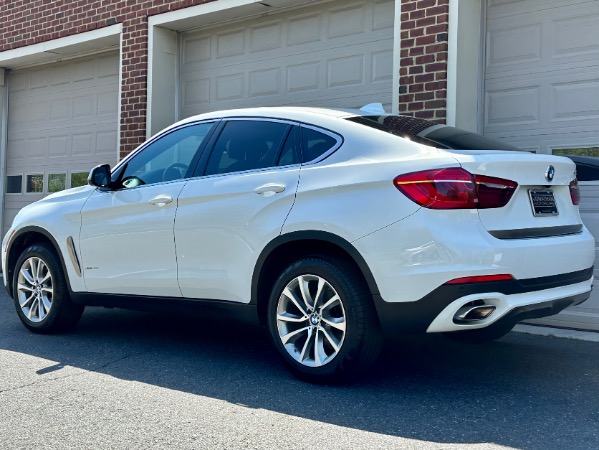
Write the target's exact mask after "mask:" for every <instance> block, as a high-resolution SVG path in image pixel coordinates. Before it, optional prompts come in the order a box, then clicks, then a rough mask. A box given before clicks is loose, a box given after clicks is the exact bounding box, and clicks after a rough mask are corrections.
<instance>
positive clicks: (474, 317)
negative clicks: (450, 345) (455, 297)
mask: <svg viewBox="0 0 599 450" xmlns="http://www.w3.org/2000/svg"><path fill="white" fill-rule="evenodd" d="M495 309H497V308H496V307H495V306H494V305H486V304H485V303H484V302H483V301H482V300H476V301H474V302H468V303H466V304H465V305H464V306H462V307H461V308H460V309H459V310H458V312H457V313H456V314H455V316H454V317H453V321H454V322H455V323H472V322H476V321H479V320H483V319H486V318H487V317H489V316H490V315H491V314H493V312H494V311H495Z"/></svg>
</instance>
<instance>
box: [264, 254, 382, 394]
mask: <svg viewBox="0 0 599 450" xmlns="http://www.w3.org/2000/svg"><path fill="white" fill-rule="evenodd" d="M300 276H305V277H307V278H309V277H313V278H312V281H309V282H307V283H308V285H309V286H311V287H310V288H308V291H311V292H312V293H313V294H314V293H315V292H316V291H317V289H316V291H315V290H314V289H315V288H316V286H317V285H318V283H319V282H320V281H319V280H320V279H323V280H324V282H323V285H324V286H325V287H324V288H323V289H322V294H321V296H322V301H321V302H319V303H318V304H317V307H316V308H314V310H313V311H312V315H314V313H316V315H317V316H319V317H321V318H322V321H320V319H319V323H318V324H317V325H313V324H312V322H311V319H305V320H306V321H305V322H302V323H301V324H299V325H297V327H298V328H300V327H303V326H304V324H305V325H306V326H307V327H310V326H312V327H313V329H314V330H317V329H318V330H317V331H314V336H315V337H314V338H313V339H316V341H314V342H315V343H314V344H313V345H312V347H311V350H310V349H309V350H307V351H306V354H308V353H311V354H313V355H314V361H313V362H311V363H312V364H317V362H316V359H317V358H316V350H315V349H316V346H317V343H316V342H318V339H319V333H320V339H321V341H322V342H323V344H322V345H319V347H320V348H322V349H323V350H325V347H326V348H328V350H330V351H331V353H335V354H334V355H332V356H331V355H329V357H330V360H327V361H326V362H324V363H323V364H321V365H320V366H309V361H308V359H306V360H304V362H299V361H298V359H297V358H300V359H301V358H302V356H301V355H302V353H303V352H300V351H299V347H303V348H304V349H306V348H307V347H306V345H307V344H305V343H306V342H307V341H308V340H309V339H312V337H311V336H312V334H307V332H306V333H305V339H304V340H303V344H302V341H301V339H302V337H300V338H297V339H294V342H292V343H291V344H289V343H288V346H293V347H297V350H289V351H288V350H287V348H286V347H285V345H284V344H283V340H282V339H283V338H282V337H281V335H280V333H279V327H286V326H287V322H284V321H280V320H278V319H277V317H278V308H283V305H284V304H286V305H287V306H289V307H290V308H295V303H293V302H290V301H289V300H286V299H288V297H284V296H283V292H284V290H285V288H286V287H288V286H292V285H293V283H295V282H297V280H298V277H300ZM309 283H313V284H311V285H310V284H309ZM314 283H315V284H314ZM325 283H328V284H325ZM297 286H298V288H297V289H299V282H298V283H297ZM331 289H333V290H334V291H336V294H337V295H338V297H339V301H337V300H335V301H333V302H332V303H330V302H329V301H327V300H326V298H327V297H326V296H330V297H329V299H332V298H336V297H335V296H334V295H333V293H334V291H333V290H331ZM302 295H303V294H302ZM309 297H310V298H311V297H316V295H309ZM318 300H319V299H318V298H317V301H318ZM280 301H281V302H283V303H281V304H279V302H280ZM326 304H332V305H334V306H329V307H328V308H326V309H325V308H322V307H323V306H325V305H326ZM302 306H304V307H305V303H303V304H302ZM319 308H320V309H319ZM305 309H306V311H308V310H309V308H305ZM298 311H299V310H298ZM297 314H298V316H301V315H302V313H301V312H298V313H297ZM341 315H344V324H345V330H344V331H343V333H344V335H343V337H342V338H341V339H340V340H339V342H337V344H339V345H338V349H337V350H335V349H334V347H333V346H332V345H331V344H330V342H331V341H330V340H328V339H325V338H327V336H325V334H327V335H328V336H332V337H333V338H335V337H338V336H339V335H340V334H341V333H342V332H341V331H339V330H337V329H336V327H335V328H333V327H331V326H330V325H329V324H330V323H331V321H336V320H337V321H338V320H340V319H339V318H338V317H339V316H341ZM325 316H326V317H325ZM333 316H335V317H333ZM310 317H312V316H310ZM302 320H304V319H302ZM327 320H328V322H327ZM267 324H268V330H269V333H270V336H271V338H272V340H273V342H274V345H275V347H276V348H277V350H278V351H279V353H280V354H281V356H282V358H283V360H284V361H285V363H286V365H287V367H288V368H289V369H290V370H291V371H292V372H293V373H294V374H295V375H296V376H298V377H299V378H301V379H304V380H306V381H309V382H313V383H336V382H339V381H341V380H344V379H347V378H355V377H356V376H358V375H359V374H361V373H362V372H364V371H365V370H367V369H368V368H369V367H370V366H371V365H372V364H373V363H374V362H375V361H376V359H377V357H378V355H379V353H380V350H381V347H382V344H383V335H382V332H381V329H380V325H379V322H378V319H377V316H376V311H375V309H374V305H373V302H372V296H371V294H370V291H369V289H368V286H367V285H366V283H365V281H364V279H363V277H362V274H361V273H360V272H359V271H358V270H357V269H355V268H354V267H353V266H352V265H350V264H347V263H345V262H343V261H337V260H329V259H328V258H327V259H325V258H324V257H310V258H305V259H301V260H298V261H296V262H294V263H293V264H291V265H290V266H289V267H287V268H286V269H285V270H284V271H283V273H282V274H281V275H280V276H279V278H278V280H277V281H276V282H275V284H274V286H273V289H272V293H271V296H270V299H269V304H268V322H267ZM294 326H296V325H294ZM319 327H320V328H319ZM285 331H286V329H283V332H285ZM335 333H337V334H336V335H335ZM302 334H304V333H302ZM285 335H287V333H286V334H285ZM298 341H299V342H298ZM296 342H297V343H296ZM290 351H293V352H294V354H296V355H297V356H296V357H293V356H292V355H291V353H290Z"/></svg>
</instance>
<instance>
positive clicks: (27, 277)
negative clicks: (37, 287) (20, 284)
mask: <svg viewBox="0 0 599 450" xmlns="http://www.w3.org/2000/svg"><path fill="white" fill-rule="evenodd" d="M30 267H31V266H30ZM20 274H21V275H23V278H25V280H26V281H27V282H28V283H29V284H30V285H31V286H33V285H34V284H35V280H34V279H33V275H31V274H30V273H29V272H27V271H26V270H25V268H22V269H21V271H20Z"/></svg>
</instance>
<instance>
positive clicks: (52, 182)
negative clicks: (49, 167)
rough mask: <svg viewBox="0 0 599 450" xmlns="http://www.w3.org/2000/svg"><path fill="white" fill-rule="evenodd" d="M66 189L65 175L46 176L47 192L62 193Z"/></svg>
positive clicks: (53, 174) (51, 174)
mask: <svg viewBox="0 0 599 450" xmlns="http://www.w3.org/2000/svg"><path fill="white" fill-rule="evenodd" d="M66 187H67V174H66V173H50V174H48V192H50V193H52V192H59V191H64V190H65V189H66Z"/></svg>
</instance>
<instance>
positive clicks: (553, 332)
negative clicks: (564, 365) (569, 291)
mask: <svg viewBox="0 0 599 450" xmlns="http://www.w3.org/2000/svg"><path fill="white" fill-rule="evenodd" d="M514 331H517V332H519V333H526V334H534V335H537V336H552V337H557V338H562V339H576V340H578V341H587V342H599V332H593V331H578V330H567V329H564V328H551V327H540V326H536V325H524V324H518V325H516V326H515V327H514Z"/></svg>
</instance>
